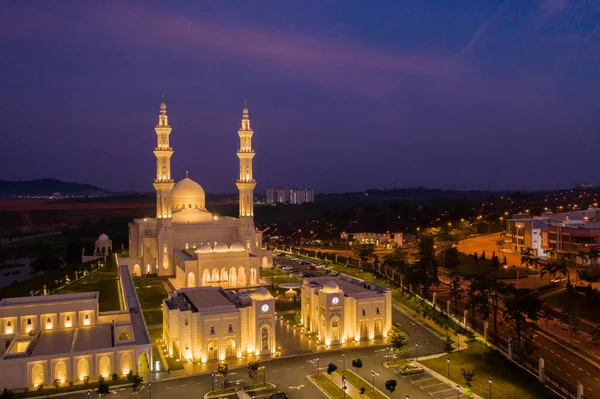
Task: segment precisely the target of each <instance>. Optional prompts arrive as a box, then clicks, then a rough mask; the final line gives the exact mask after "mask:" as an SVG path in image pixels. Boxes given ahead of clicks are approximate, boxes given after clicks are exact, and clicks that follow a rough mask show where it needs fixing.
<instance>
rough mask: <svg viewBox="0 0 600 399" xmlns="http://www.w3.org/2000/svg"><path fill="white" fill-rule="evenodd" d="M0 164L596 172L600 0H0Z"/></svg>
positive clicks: (273, 173)
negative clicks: (165, 154)
mask: <svg viewBox="0 0 600 399" xmlns="http://www.w3.org/2000/svg"><path fill="white" fill-rule="evenodd" d="M0 22H1V23H0V83H1V85H2V96H0V109H2V115H3V118H2V119H3V122H2V128H1V131H2V135H1V140H0V179H5V180H25V179H34V178H41V177H55V178H59V179H62V180H68V181H78V182H86V183H92V184H96V185H99V186H101V187H105V188H108V189H115V190H128V189H129V188H130V186H131V184H133V186H134V188H135V189H136V190H151V189H152V186H151V183H152V179H153V178H154V173H155V170H154V168H155V163H154V155H153V154H152V149H153V147H154V145H155V144H156V136H155V133H154V130H153V127H154V125H155V124H156V120H157V115H158V106H159V102H160V94H161V93H164V94H165V97H166V102H167V107H168V110H169V121H170V123H171V125H172V126H173V132H172V134H171V143H172V146H173V148H174V149H175V154H174V155H173V158H172V164H173V171H174V178H175V179H176V180H179V179H181V178H183V177H184V175H185V170H186V169H187V170H189V171H190V177H191V178H193V179H195V180H196V181H198V182H199V183H200V184H202V185H203V186H204V188H205V189H206V190H207V191H209V192H210V191H212V192H233V191H235V185H234V181H235V179H236V177H237V176H236V173H237V168H238V166H237V165H238V161H237V157H236V156H235V151H236V149H237V146H238V137H237V129H238V127H239V119H240V113H241V106H242V102H243V100H244V99H247V100H248V104H249V108H250V113H251V118H252V127H253V128H254V130H255V136H254V142H253V145H254V147H255V149H256V151H257V156H256V157H255V178H256V179H257V181H258V185H259V189H261V188H262V187H264V186H269V185H287V186H300V187H314V188H315V189H316V190H317V191H320V192H323V191H325V192H330V191H344V190H362V189H366V188H389V187H394V186H399V187H401V186H411V185H424V186H429V187H440V188H455V189H471V188H477V189H537V188H558V187H570V186H573V185H574V184H576V183H578V182H592V183H595V184H600V178H599V176H600V166H599V165H600V162H599V159H600V158H599V156H598V155H599V149H600V68H599V67H598V65H600V3H598V2H593V1H584V0H580V1H577V0H529V1H522V0H507V1H503V2H500V1H484V0H478V1H472V0H464V1H458V0H453V1H448V0H437V1H429V0H405V1H399V0H390V1H383V0H381V1H376V2H364V1H362V0H357V1H354V0H339V1H314V2H313V1H308V2H306V1H296V2H293V1H280V0H274V1H266V0H264V1H258V2H257V1H228V2H197V1H187V2H183V1H179V2H165V1H129V2H125V1H103V2H72V1H65V2H62V1H52V2H23V1H12V2H11V1H9V2H3V3H2V5H0Z"/></svg>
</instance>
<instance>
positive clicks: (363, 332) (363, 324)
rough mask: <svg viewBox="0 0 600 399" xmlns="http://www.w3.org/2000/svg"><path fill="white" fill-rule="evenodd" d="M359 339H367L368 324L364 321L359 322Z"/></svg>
mask: <svg viewBox="0 0 600 399" xmlns="http://www.w3.org/2000/svg"><path fill="white" fill-rule="evenodd" d="M360 339H369V325H368V324H367V322H366V321H361V322H360Z"/></svg>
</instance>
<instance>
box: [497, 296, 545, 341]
mask: <svg viewBox="0 0 600 399" xmlns="http://www.w3.org/2000/svg"><path fill="white" fill-rule="evenodd" d="M505 292H506V294H505V296H504V319H505V320H511V321H514V322H515V332H516V334H517V348H520V346H521V335H522V331H523V329H525V328H527V319H529V320H532V321H536V320H538V318H539V311H540V309H541V308H542V301H541V300H540V298H539V296H538V294H537V292H532V291H531V290H529V289H526V288H521V289H517V288H514V287H513V286H508V287H507V289H506V290H505Z"/></svg>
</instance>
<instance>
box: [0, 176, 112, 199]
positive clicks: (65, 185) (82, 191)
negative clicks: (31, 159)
mask: <svg viewBox="0 0 600 399" xmlns="http://www.w3.org/2000/svg"><path fill="white" fill-rule="evenodd" d="M55 193H60V196H61V197H65V196H81V197H86V196H105V195H109V194H111V192H110V191H108V190H104V189H102V188H99V187H96V186H92V185H91V184H82V183H74V182H65V181H61V180H57V179H37V180H26V181H6V180H0V198H15V197H50V196H52V195H53V194H55Z"/></svg>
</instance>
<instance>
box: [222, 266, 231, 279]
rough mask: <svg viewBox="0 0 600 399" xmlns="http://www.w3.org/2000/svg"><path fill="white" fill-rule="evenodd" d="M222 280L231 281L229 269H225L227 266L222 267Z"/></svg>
mask: <svg viewBox="0 0 600 399" xmlns="http://www.w3.org/2000/svg"><path fill="white" fill-rule="evenodd" d="M221 281H222V282H229V276H228V273H227V269H225V268H222V269H221Z"/></svg>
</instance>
